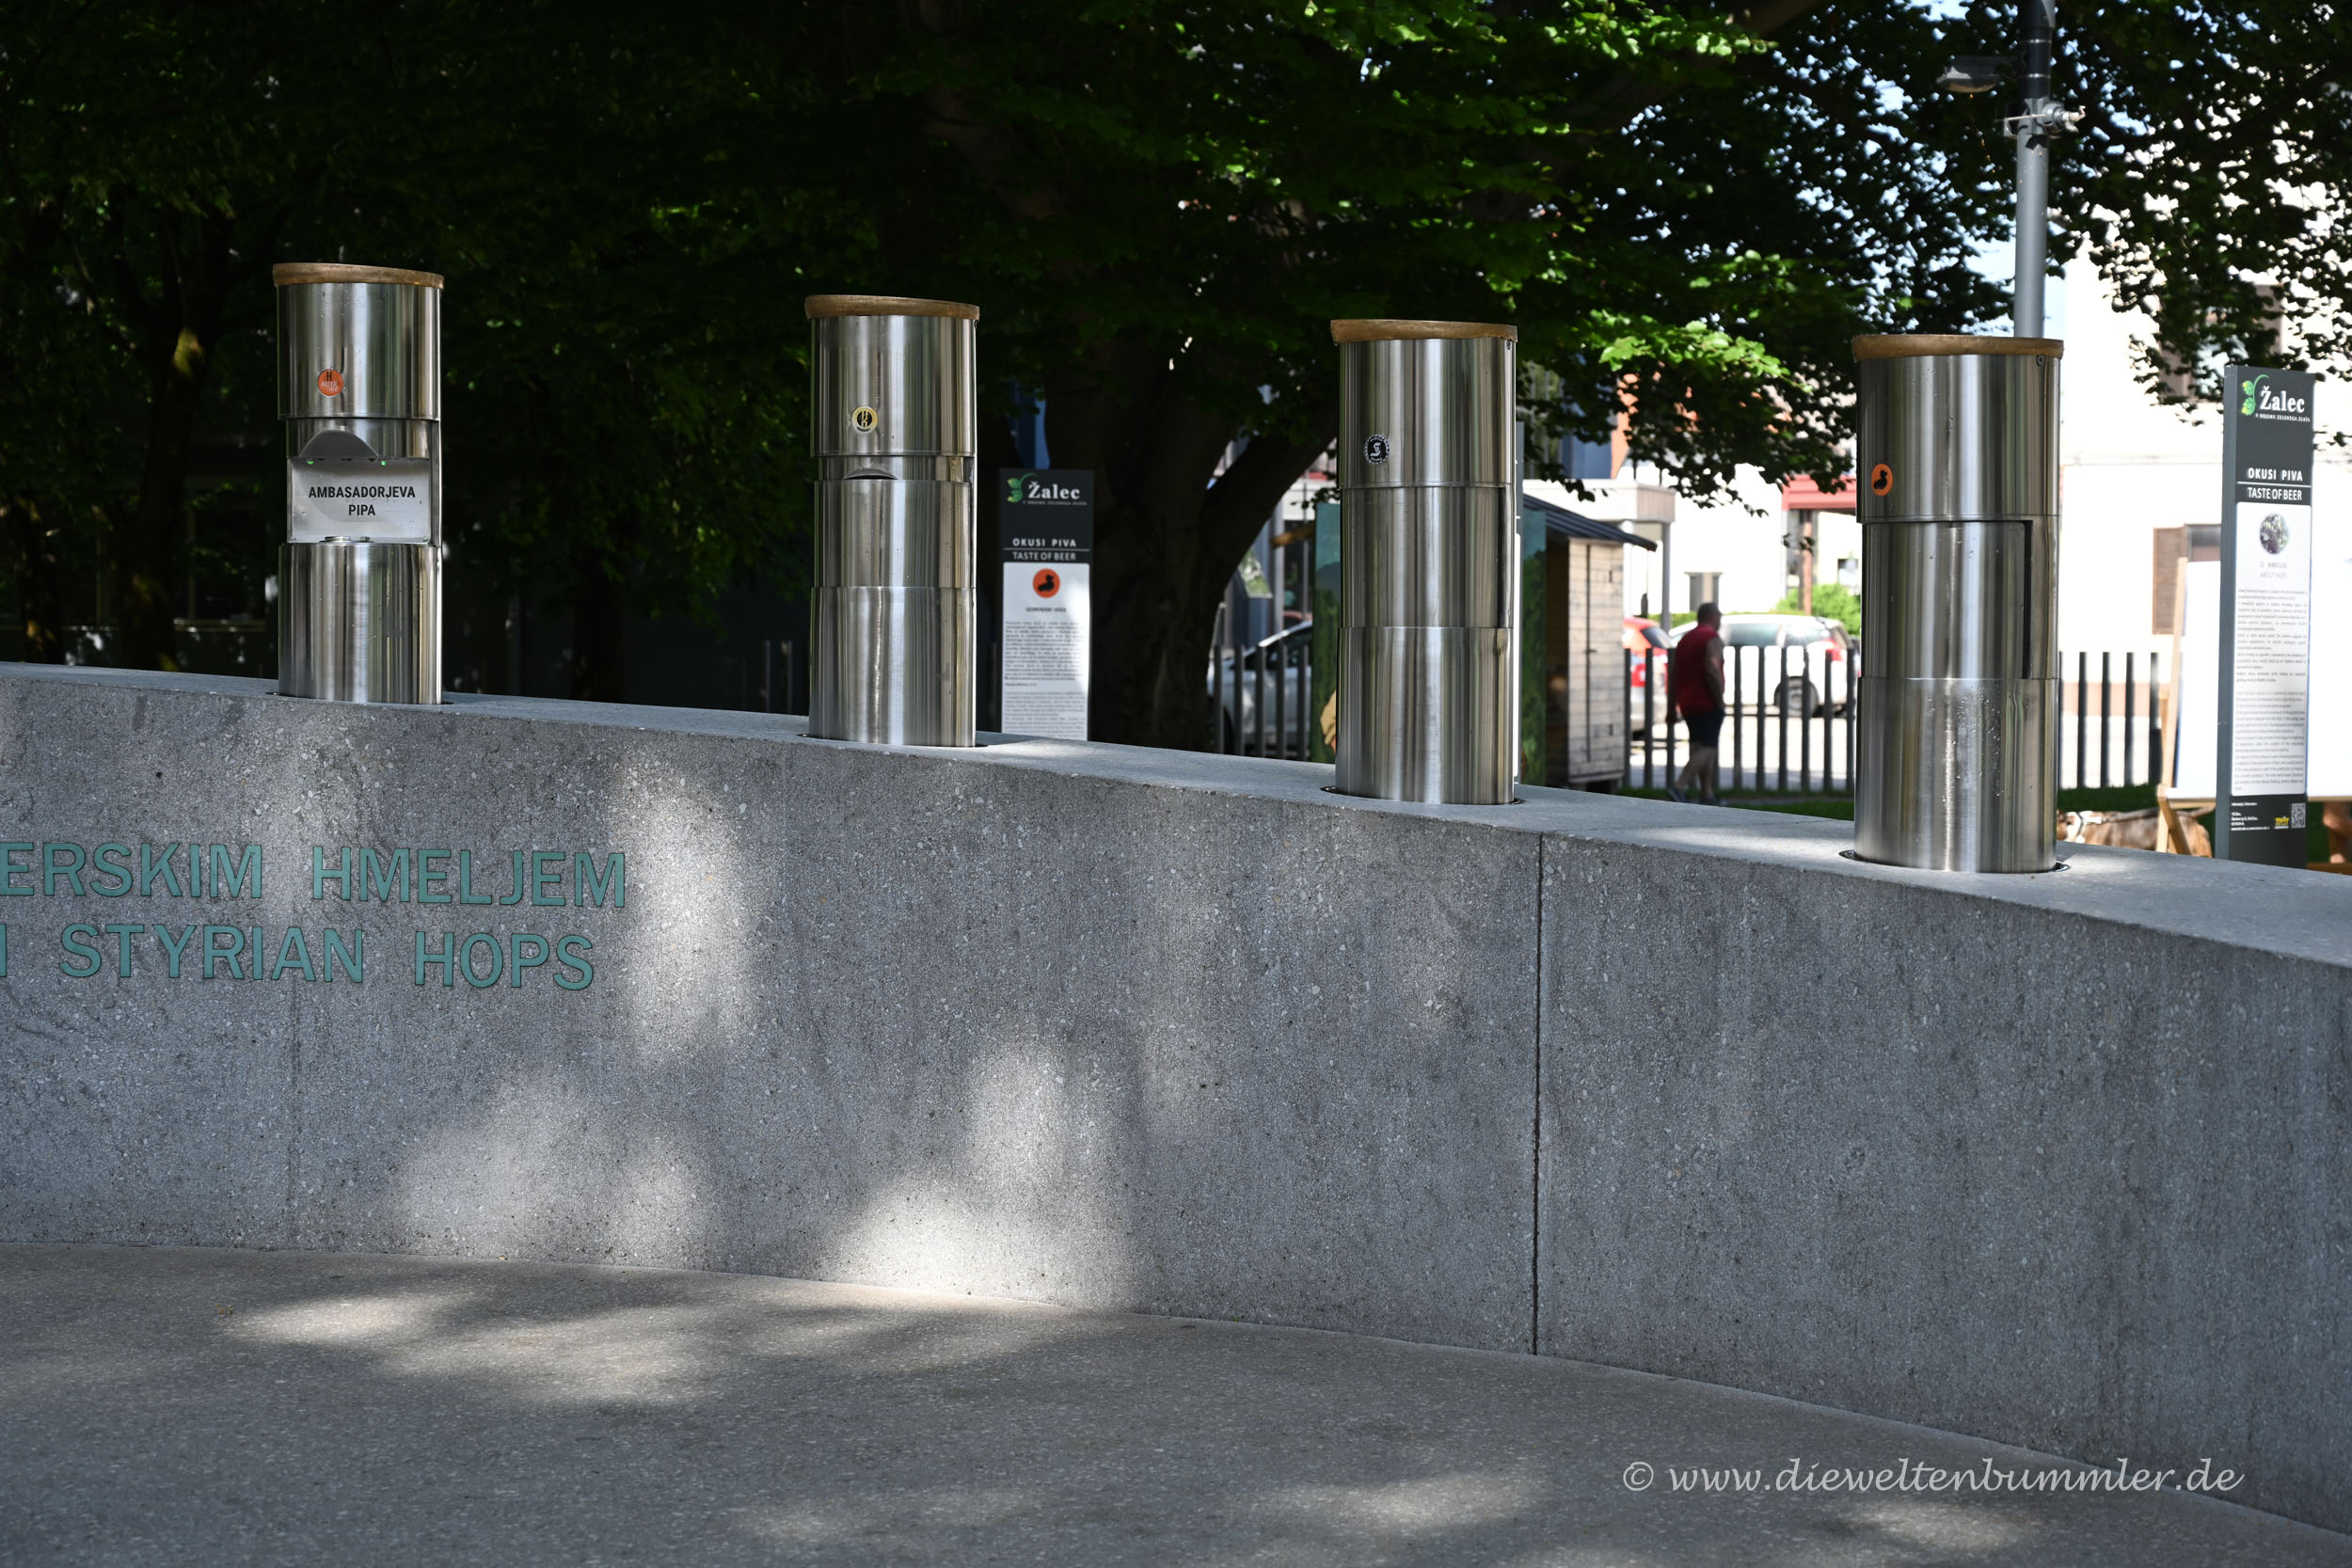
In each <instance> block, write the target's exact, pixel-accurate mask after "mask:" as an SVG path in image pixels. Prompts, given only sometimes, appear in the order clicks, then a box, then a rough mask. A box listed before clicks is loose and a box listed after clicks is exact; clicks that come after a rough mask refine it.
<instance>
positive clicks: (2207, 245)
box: [1944, 0, 2352, 401]
mask: <svg viewBox="0 0 2352 1568" xmlns="http://www.w3.org/2000/svg"><path fill="white" fill-rule="evenodd" d="M2015 9H2016V8H2015V7H2014V6H2013V5H2010V4H2007V3H2006V0H2004V3H2000V4H1990V3H1982V0H1979V3H1978V4H1974V5H1971V6H1970V7H1969V8H1967V10H1966V12H1965V14H1964V15H1963V16H1961V17H1959V18H1957V19H1956V20H1955V21H1953V22H1952V23H1951V24H1949V36H1950V40H1951V44H1952V48H1953V50H1954V52H1956V53H1981V54H1996V53H2000V52H2003V51H2005V50H2007V49H2008V48H2010V47H2011V46H2012V40H2013V39H2014V36H2015V28H2016V14H2015ZM2055 86H2056V88H2057V92H2058V97H2059V99H2060V101H2061V102H2063V103H2066V104H2067V105H2069V106H2070V107H2071V108H2073V109H2074V110H2077V111H2079V113H2080V115H2081V119H2080V120H2079V122H2078V123H2077V124H2076V125H2075V127H2074V130H2073V131H2072V132H2071V133H2066V134H2060V135H2057V136H2055V137H2053V138H2052V143H2051V149H2052V170H2051V175H2052V178H2051V210H2052V214H2053V217H2054V220H2055V221H2054V228H2055V230H2056V234H2055V236H2054V239H2053V243H2052V245H2051V256H2052V259H2053V261H2054V262H2058V261H2063V260H2064V259H2065V258H2066V257H2068V256H2070V255H2074V254H2077V253H2079V254H2083V255H2086V256H2088V257H2089V258H2090V261H2092V262H2093V263H2094V264H2095V265H2096V266H2097V268H2098V270H2099V273H2100V275H2101V277H2103V278H2104V279H2106V281H2107V282H2108V283H2109V284H2110V285H2111V286H2112V287H2113V288H2114V289H2115V290H2116V292H2117V293H2118V295H2119V296H2120V298H2121V299H2122V301H2123V302H2124V303H2125V304H2127V305H2133V306H2137V307H2138V308H2139V309H2144V310H2145V311H2147V312H2148V314H2149V315H2150V316H2151V317H2152V318H2153V321H2154V325H2155V333H2154V337H2153V341H2151V342H2150V343H2148V344H2147V345H2145V346H2146V349H2147V353H2146V356H2145V358H2144V361H2143V364H2142V367H2141V368H2142V372H2143V378H2144V380H2145V381H2146V383H2147V385H2148V386H2149V387H2150V388H2151V389H2152V390H2156V391H2159V392H2161V393H2163V394H2164V395H2167V396H2173V395H2177V394H2178V392H2179V390H2180V389H2181V388H2183V387H2184V385H2185V387H2186V388H2187V390H2188V392H2189V395H2190V396H2192V397H2193V398H2195V399H2197V400H2199V401H2211V400H2213V399H2215V398H2217V397H2218V396H2219V395H2220V393H2221V385H2220V372H2221V367H2222V365H2223V364H2224V363H2226V362H2229V361H2233V360H2235V361H2237V362H2240V363H2258V364H2280V363H2283V364H2288V365H2291V366H2295V367H2298V368H2307V367H2311V366H2315V365H2328V364H2338V365H2340V364H2343V363H2344V362H2345V361H2346V360H2347V359H2352V230H2347V228H2346V227H2345V225H2344V218H2343V214H2344V212H2345V210H2346V208H2347V204H2352V135H2346V134H2345V125H2346V122H2347V120H2352V16H2347V14H2346V12H2345V11H2344V8H2342V7H2341V6H2330V5H2310V4H2304V3H2300V0H2234V3H2233V4H2229V5H2214V4H2209V3H2203V0H2192V3H2188V4H2181V5H2162V6H2150V5H2142V4H2137V3H2136V0H2067V4H2065V5H2064V6H2062V7H2061V8H2059V13H2058V70H2057V77H2056V83H2055ZM1995 119H1997V116H1996V115H1995V114H1994V113H1993V112H1992V110H1991V107H1990V106H1989V105H1987V106H1985V107H1983V108H1981V109H1979V111H1978V112H1976V113H1975V114H1973V115H1968V116H1966V117H1964V119H1963V117H1951V118H1949V119H1947V120H1946V121H1945V126H1944V128H1945V130H1946V132H1947V145H1949V146H1951V147H1953V148H1954V149H1955V150H1957V151H1961V152H1962V153H1963V155H1965V156H1967V157H1970V158H1978V159H1985V158H1994V157H1998V158H2006V157H2007V156H2008V148H2009V143H2008V142H2007V140H2006V139H2005V138H2002V137H2001V136H2000V135H1999V132H1998V129H1997V126H1996V125H1995V123H1994V121H1995ZM1963 124H1969V125H1971V126H1972V129H1973V135H1972V134H1971V133H1970V132H1966V131H1963V130H1962V129H1961V127H1962V126H1963ZM1994 144H1997V148H1996V147H1995V145H1994ZM2290 325H2291V327H2292V330H2291V331H2285V332H2283V333H2282V328H2285V327H2288V326H2290Z"/></svg>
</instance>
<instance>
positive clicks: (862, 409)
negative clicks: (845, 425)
mask: <svg viewBox="0 0 2352 1568" xmlns="http://www.w3.org/2000/svg"><path fill="white" fill-rule="evenodd" d="M881 422H882V416H881V415H880V414H877V413H875V412H874V411H873V410H872V409H871V408H868V407H866V405H865V404H858V406H857V407H856V408H855V409H854V410H852V411H851V412H850V424H851V425H852V426H853V427H854V428H855V429H856V430H857V431H858V433H859V434H860V435H863V434H865V433H866V431H869V430H871V429H873V428H874V427H875V426H876V425H878V424H880V423H881Z"/></svg>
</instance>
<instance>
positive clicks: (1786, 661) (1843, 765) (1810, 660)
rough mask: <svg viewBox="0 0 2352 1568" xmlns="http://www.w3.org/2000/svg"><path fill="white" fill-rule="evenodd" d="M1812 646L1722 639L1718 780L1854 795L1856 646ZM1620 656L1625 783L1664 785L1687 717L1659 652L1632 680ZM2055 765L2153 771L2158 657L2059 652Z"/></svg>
mask: <svg viewBox="0 0 2352 1568" xmlns="http://www.w3.org/2000/svg"><path fill="white" fill-rule="evenodd" d="M1824 646H1825V645H1824V644H1819V643H1817V644H1814V645H1813V647H1811V648H1793V647H1790V648H1725V649H1724V655H1725V657H1724V710H1725V711H1724V727H1723V734H1722V736H1721V738H1720V741H1719V744H1718V746H1717V749H1716V759H1717V760H1716V767H1717V780H1718V785H1719V787H1721V788H1724V789H1737V790H1746V791H1755V792H1757V793H1761V794H1791V795H1851V793H1852V792H1853V768H1852V758H1853V751H1854V721H1855V719H1856V717H1857V711H1858V705H1857V704H1856V703H1855V701H1854V697H1855V693H1856V690H1857V689H1858V688H1859V685H1860V677H1861V671H1860V670H1859V668H1857V664H1858V660H1857V659H1856V658H1855V657H1844V656H1842V655H1841V656H1840V657H1829V656H1828V655H1826V654H1825V653H1823V652H1821V651H1820V650H1821V649H1822V648H1823V647H1824ZM1637 657H1640V656H1638V655H1635V654H1632V653H1628V654H1627V655H1626V656H1625V660H1626V664H1625V672H1626V673H1625V683H1626V698H1627V705H1628V706H1629V708H1631V709H1634V710H1635V712H1634V716H1633V718H1632V720H1631V721H1630V728H1629V734H1630V744H1629V746H1628V748H1627V754H1626V768H1625V781H1624V782H1625V785H1626V787H1628V788H1640V789H1661V788H1663V787H1665V786H1666V785H1667V784H1672V783H1673V782H1674V780H1675V778H1676V776H1677V774H1679V773H1680V772H1681V770H1682V767H1683V764H1684V763H1685V762H1687V761H1688V760H1689V757H1690V736H1689V731H1688V729H1687V727H1686V726H1685V725H1683V724H1682V723H1680V722H1678V721H1677V722H1671V723H1670V722H1668V721H1667V720H1666V715H1665V682H1664V679H1663V674H1664V664H1665V659H1664V656H1662V655H1657V656H1652V657H1654V658H1655V660H1656V663H1655V665H1654V667H1653V668H1654V669H1655V670H1656V672H1657V676H1656V678H1653V679H1651V680H1647V681H1643V682H1639V683H1637V682H1636V681H1635V680H1634V678H1633V675H1634V661H1635V659H1636V658H1637ZM2062 657H2063V661H2062V662H2061V664H2060V668H2061V669H2062V670H2065V671H2067V672H2069V674H2070V676H2071V678H2069V679H2066V680H2063V681H2061V683H2060V688H2059V705H2058V784H2059V787H2061V788H2074V789H2086V788H2096V789H2113V788H2121V787H2124V786H2127V785H2136V784H2150V783H2153V781H2154V779H2155V775H2156V769H2157V768H2158V767H2159V766H2160V764H2161V761H2162V758H2163V754H2164V743H2163V738H2164V737H2163V733H2162V729H2161V721H2160V709H2159V707H2158V705H2157V702H2156V697H2157V694H2158V693H2160V692H2161V691H2162V690H2163V689H2164V680H2165V676H2164V670H2163V658H2162V656H2161V655H2159V654H2156V653H2153V652H2150V653H2142V652H2138V651H2131V652H2123V653H2117V652H2105V653H2089V652H2081V653H2074V654H2069V655H2065V656H2062Z"/></svg>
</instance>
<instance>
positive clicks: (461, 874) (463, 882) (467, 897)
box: [457, 849, 491, 904]
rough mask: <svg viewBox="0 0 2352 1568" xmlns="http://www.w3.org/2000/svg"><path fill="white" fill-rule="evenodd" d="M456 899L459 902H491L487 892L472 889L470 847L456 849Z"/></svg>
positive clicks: (471, 852)
mask: <svg viewBox="0 0 2352 1568" xmlns="http://www.w3.org/2000/svg"><path fill="white" fill-rule="evenodd" d="M457 901H458V902H459V903H461V904H487V903H489V902H491V898H490V895H488V894H486V893H476V892H475V891H474V890H473V851H472V850H471V849H460V850H458V851H457Z"/></svg>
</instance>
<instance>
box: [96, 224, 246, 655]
mask: <svg viewBox="0 0 2352 1568" xmlns="http://www.w3.org/2000/svg"><path fill="white" fill-rule="evenodd" d="M235 229H236V221H235V219H233V218H230V217H228V216H225V215H222V214H205V215H203V216H201V217H199V218H198V219H197V220H196V223H195V233H194V234H193V236H192V237H191V242H192V243H187V244H183V243H182V240H183V236H182V234H181V233H180V226H179V224H178V223H177V222H175V221H173V220H171V219H168V218H167V219H164V220H162V221H161V222H159V224H158V235H159V237H160V239H161V241H162V244H163V253H164V263H163V269H162V270H163V293H162V295H161V297H160V298H157V299H153V300H151V299H149V298H147V296H146V293H145V291H144V289H143V288H142V287H141V286H140V283H139V279H138V277H137V275H136V273H135V271H134V270H133V268H132V265H131V263H130V261H129V260H128V258H127V256H126V255H125V253H124V252H123V250H122V249H121V248H120V247H119V246H118V248H117V251H116V254H115V255H114V257H113V258H112V259H111V269H110V270H111V271H112V273H113V275H114V282H115V292H116V294H117V296H118V298H119V300H120V302H121V304H122V306H123V309H124V311H125V313H126V314H127V315H128V316H129V317H130V318H131V319H132V321H133V322H134V323H135V337H134V347H135V351H136V352H137V355H138V357H139V360H140V362H141V363H142V364H143V366H144V367H145V369H146V371H147V374H148V394H147V453H146V460H145V462H144V464H143V465H142V467H141V468H140V472H139V495H138V499H137V501H136V502H135V504H134V505H133V506H131V507H130V508H129V509H128V510H127V511H116V512H115V513H114V517H115V527H114V529H113V531H112V532H113V536H114V537H113V540H112V546H113V547H112V548H111V550H110V551H109V554H110V556H111V557H112V559H111V560H110V562H108V567H109V570H108V579H109V587H110V589H111V593H110V595H109V596H110V597H111V598H112V600H113V603H112V604H111V605H110V606H109V607H108V610H109V613H110V615H111V617H112V619H113V621H114V629H115V635H114V639H113V645H112V646H111V647H109V648H108V649H107V650H106V654H107V657H108V659H109V661H110V662H112V663H114V664H117V665H119V666H121V667H123V668H125V669H132V670H177V669H178V668H179V667H180V661H179V657H178V654H177V651H176V647H175V641H176V640H175V637H174V631H173V626H172V616H173V606H174V599H173V594H172V589H173V586H174V582H175V579H176V578H177V577H178V573H179V572H180V571H185V570H190V569H193V568H192V566H191V565H190V564H189V563H187V562H179V561H178V560H177V559H176V558H177V557H178V556H179V554H180V546H181V542H182V540H183V538H184V536H185V534H186V532H187V519H188V453H189V450H190V448H191V447H192V446H193V444H194V438H195V432H196V415H197V408H198V405H199V403H200V402H201V400H202V397H203V393H204V386H205V382H206V380H207V378H208V377H209V376H210V374H211V371H212V357H213V351H214V349H215V347H216V346H217V344H218V342H219V340H220V335H221V331H222V325H223V323H224V321H225V320H226V319H227V315H228V307H229V299H230V292H231V291H232V290H233V289H235V288H236V286H237V285H238V284H239V283H241V282H243V281H244V280H245V279H246V277H248V276H250V275H251V274H252V273H253V272H254V271H255V270H256V268H257V267H258V266H259V265H260V263H259V262H256V261H245V262H243V263H240V262H239V261H237V259H236V257H235V254H234V251H233V242H234V237H235Z"/></svg>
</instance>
